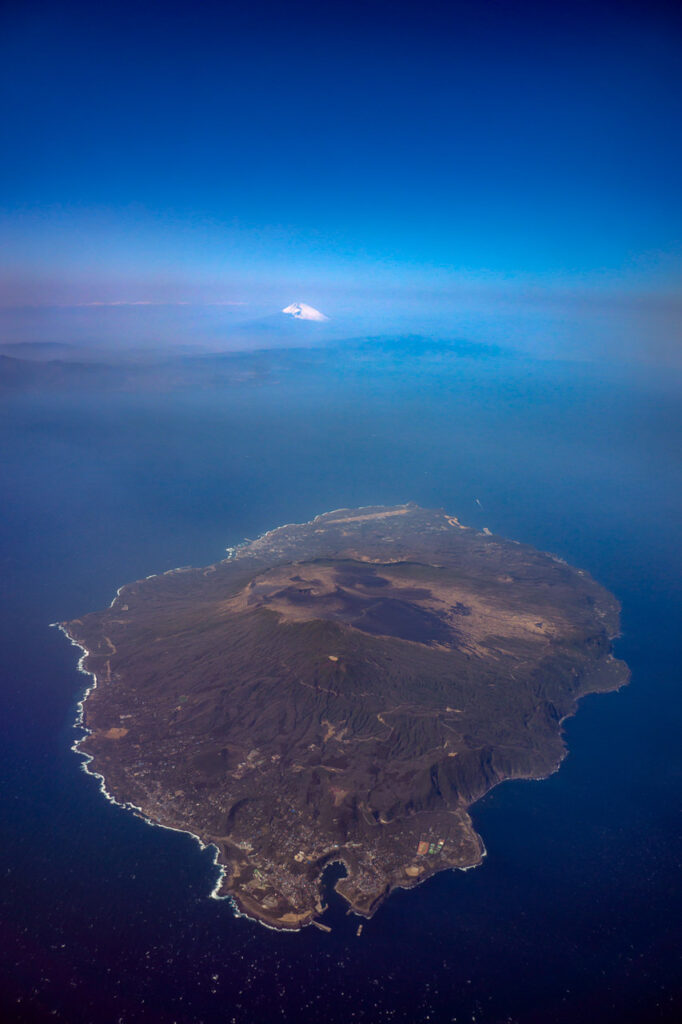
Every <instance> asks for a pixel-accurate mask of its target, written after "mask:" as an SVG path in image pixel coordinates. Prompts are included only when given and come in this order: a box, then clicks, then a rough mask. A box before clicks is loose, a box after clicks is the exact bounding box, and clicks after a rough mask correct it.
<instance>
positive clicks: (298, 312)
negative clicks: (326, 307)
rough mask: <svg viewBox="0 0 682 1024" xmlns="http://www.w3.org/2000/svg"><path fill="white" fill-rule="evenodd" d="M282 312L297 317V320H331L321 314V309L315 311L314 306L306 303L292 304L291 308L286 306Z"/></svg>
mask: <svg viewBox="0 0 682 1024" xmlns="http://www.w3.org/2000/svg"><path fill="white" fill-rule="evenodd" d="M282 312H283V313H288V314H289V316H293V317H295V318H296V320H328V319H329V317H328V316H325V315H324V313H320V311H319V309H314V308H313V306H308V305H307V304H306V303H305V302H292V303H291V305H290V306H285V307H284V309H283V310H282Z"/></svg>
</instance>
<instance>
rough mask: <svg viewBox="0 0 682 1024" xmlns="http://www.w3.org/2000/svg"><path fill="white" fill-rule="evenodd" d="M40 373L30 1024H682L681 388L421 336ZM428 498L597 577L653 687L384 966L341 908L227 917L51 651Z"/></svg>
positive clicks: (26, 491) (27, 516) (501, 790)
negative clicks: (90, 617) (293, 531)
mask: <svg viewBox="0 0 682 1024" xmlns="http://www.w3.org/2000/svg"><path fill="white" fill-rule="evenodd" d="M254 358H255V357H254ZM235 367H236V369H235ZM24 369H25V368H23V369H22V368H21V367H20V370H21V373H19V377H18V378H17V377H16V372H18V371H17V368H16V366H15V367H14V368H13V370H12V374H13V376H12V382H11V385H8V386H7V387H6V388H5V389H4V391H3V393H2V399H1V405H0V430H1V448H0V451H1V456H0V489H1V493H2V511H1V521H2V535H1V540H0V559H1V562H0V564H1V571H2V581H3V586H2V595H1V597H2V614H1V615H0V629H1V630H2V651H3V664H2V669H1V676H0V686H1V689H0V701H1V706H0V728H1V729H2V748H1V754H0V756H1V758H2V764H1V766H0V773H1V777H2V780H3V785H2V792H1V795H0V816H1V819H0V820H1V823H2V836H3V840H2V844H1V845H0V871H1V877H2V891H1V897H0V899H1V907H0V943H1V944H2V949H3V951H4V952H3V958H2V964H1V966H0V1013H1V1016H2V1019H3V1020H7V1021H27V1022H28V1021H43V1020H45V1021H47V1020H58V1021H59V1020H61V1021H66V1022H69V1024H79V1022H93V1021H97V1022H100V1021H106V1022H109V1021H111V1022H114V1021H122V1022H138V1021H140V1022H145V1024H146V1022H157V1021H158V1022H171V1021H178V1022H185V1021H187V1022H190V1021H191V1022H194V1021H196V1022H213V1021H220V1022H225V1024H230V1022H233V1024H250V1022H259V1021H264V1022H275V1021H286V1022H300V1021H325V1022H326V1024H337V1022H338V1024H340V1022H343V1024H348V1022H350V1021H359V1022H360V1021H364V1022H372V1024H374V1022H382V1021H395V1022H422V1021H424V1022H425V1021H431V1022H458V1024H460V1022H470V1021H476V1022H478V1024H502V1022H519V1024H530V1022H532V1024H551V1022H561V1024H569V1022H570V1024H574V1022H575V1021H578V1020H594V1021H600V1022H619V1024H624V1022H657V1021H666V1022H667V1021H678V1020H680V1019H682V985H681V983H680V980H679V979H680V976H681V975H680V962H679V950H680V940H681V939H682V934H681V933H682V929H681V926H680V921H681V920H682V898H681V895H680V886H679V865H680V853H681V850H680V815H679V789H680V780H681V779H682V745H681V744H680V735H681V734H682V694H681V691H680V664H681V661H682V659H681V657H680V656H681V654H682V651H681V647H682V644H681V640H680V636H681V632H682V630H681V629H680V624H681V622H682V595H681V593H680V579H681V578H682V572H681V570H682V555H681V551H682V545H681V544H680V506H681V499H682V473H681V465H682V460H681V459H680V454H681V452H682V446H681V443H680V442H681V440H682V403H680V392H681V388H680V384H681V382H682V380H681V375H680V372H679V371H676V370H669V371H666V372H665V373H663V372H659V371H657V370H656V369H654V368H651V367H648V368H641V367H640V368H637V367H633V366H621V365H618V364H615V363H610V364H605V363H601V364H598V363H592V364H590V363H580V362H562V361H560V360H551V361H542V360H539V359H532V358H530V357H527V356H523V355H508V354H505V353H503V352H501V351H498V350H495V349H487V348H485V347H480V348H478V347H475V346H470V345H459V346H458V345H452V346H442V345H440V344H427V343H425V342H423V341H421V340H420V339H411V340H409V341H402V342H396V343H390V342H376V343H372V344H367V345H364V346H363V345H359V346H356V347H355V348H353V349H352V350H348V351H346V350H345V349H344V348H343V346H340V347H338V346H337V347H334V348H332V349H330V350H329V351H327V352H325V353H319V352H312V353H311V352H308V353H305V352H291V353H286V352H280V353H278V354H277V356H276V358H275V357H274V356H272V357H270V356H268V355H262V356H259V357H257V358H255V361H252V362H250V363H244V364H243V365H242V364H239V363H235V364H232V363H229V365H228V366H227V369H226V364H225V363H224V362H223V361H220V360H218V361H217V362H215V363H214V362H211V361H210V360H208V361H207V362H204V363H203V364H201V366H200V367H199V369H197V364H196V363H195V362H191V361H188V362H187V363H183V364H179V368H178V366H176V367H175V369H174V370H173V373H172V374H171V377H169V375H168V372H167V371H165V375H162V376H161V378H159V380H158V381H157V382H156V386H154V379H153V376H154V375H153V373H149V374H148V375H147V377H146V378H145V379H144V381H142V382H137V383H135V381H131V380H130V379H129V378H125V379H122V378H120V377H119V378H116V380H115V382H114V385H115V386H112V385H111V382H107V381H105V380H103V379H101V377H99V376H96V377H94V378H92V379H91V381H90V385H89V386H86V385H85V383H84V380H83V378H82V377H78V378H77V379H74V378H72V377H70V376H69V373H70V372H71V371H69V373H66V374H63V373H62V371H61V370H60V371H59V372H56V371H55V373H53V374H52V375H51V376H50V375H49V374H48V377H47V378H45V377H44V376H41V377H40V379H37V378H36V379H33V378H30V380H29V385H30V386H28V385H27V384H26V379H25V378H24V377H22V376H21V374H22V373H23V372H24ZM15 371H16V372H15ZM183 375H184V376H183ZM29 377H30V373H29ZM171 378H172V381H171ZM17 380H18V381H19V383H18V384H17ZM169 381H170V383H169ZM179 383H180V385H182V386H179ZM406 501H415V502H417V503H418V504H420V505H422V506H424V507H444V508H445V509H446V510H447V511H448V512H450V513H452V514H454V515H457V516H459V518H460V519H461V520H462V522H464V523H466V524H469V525H473V526H476V527H478V528H482V527H484V526H487V527H488V528H489V529H491V530H492V531H493V532H497V533H500V534H502V535H504V536H506V537H509V538H513V539H517V540H520V541H524V542H527V543H530V544H532V545H534V546H536V547H538V548H541V549H545V550H548V551H551V552H553V553H555V554H557V555H560V556H561V557H563V558H565V559H566V560H567V561H568V562H570V563H571V564H573V565H575V566H578V567H582V568H584V569H586V570H588V571H589V572H590V573H591V574H592V575H593V576H594V577H595V578H596V579H597V580H598V581H599V582H601V583H602V584H604V585H605V586H606V587H607V588H608V589H609V590H611V591H612V592H613V593H614V594H616V596H617V597H618V598H619V600H620V601H621V603H622V607H623V611H622V627H623V635H622V637H621V638H620V639H619V640H618V641H617V645H616V651H617V654H618V656H619V657H621V658H624V659H625V660H626V661H627V662H628V664H629V665H630V667H631V669H632V682H631V684H630V686H629V687H628V688H626V689H624V690H622V691H620V692H619V693H615V694H609V695H598V696H593V697H589V698H587V699H586V700H584V701H583V702H582V704H581V706H580V709H579V712H578V715H577V716H576V717H575V718H573V719H571V720H570V721H568V722H567V723H566V727H565V736H566V742H567V745H568V748H569V756H568V757H567V759H566V760H565V762H564V763H563V765H562V767H561V769H560V771H559V772H558V773H557V774H555V775H554V776H552V777H551V778H550V779H548V780H546V781H543V782H516V783H506V784H504V785H502V786H500V787H498V788H497V789H496V790H494V791H493V792H492V793H491V794H489V795H488V796H487V797H486V798H485V799H484V800H482V801H481V802H480V803H479V804H478V805H476V806H475V807H474V809H473V817H474V822H475V824H476V826H477V828H478V829H479V831H480V832H481V835H482V836H483V839H484V842H485V844H486V847H487V851H488V855H487V857H486V859H485V861H484V864H483V866H482V867H481V868H479V869H477V870H475V871H469V872H466V873H462V872H451V873H446V874H442V875H440V876H438V877H436V878H434V879H432V880H431V881H429V882H428V883H426V884H425V885H423V886H421V887H420V888H418V889H416V890H413V891H411V892H398V893H396V894H394V895H393V896H392V897H391V898H390V900H389V901H388V902H387V903H386V904H385V905H384V906H383V907H382V908H381V909H380V911H379V912H378V913H377V914H376V916H375V917H374V918H373V919H372V921H370V922H368V923H366V924H365V928H364V931H363V934H362V936H361V937H360V938H358V937H357V936H356V934H355V931H356V927H357V919H355V918H353V917H348V916H346V915H345V905H344V904H343V903H342V901H341V900H340V899H339V898H338V897H335V896H334V895H333V894H332V895H331V896H330V907H329V911H328V915H327V917H326V918H325V920H326V921H327V922H328V923H329V924H330V925H331V927H332V929H333V930H332V933H331V934H323V933H321V932H319V931H317V930H315V929H312V928H309V929H307V930H306V931H304V932H302V933H299V934H293V935H289V934H279V933H274V932H271V931H267V930H266V929H264V928H262V927H261V926H259V925H257V924H255V923H253V922H251V921H248V920H244V919H238V918H236V917H234V916H233V913H232V911H231V908H230V906H229V905H228V903H227V902H216V901H212V900H209V899H208V898H207V897H208V893H209V892H210V890H211V887H212V885H213V883H214V881H215V877H216V869H215V868H214V866H213V864H212V858H211V855H210V853H209V852H208V851H206V852H201V851H200V849H199V847H198V846H197V844H196V843H195V842H194V841H193V840H191V839H190V838H189V837H186V836H183V835H181V834H175V833H171V832H168V831H163V830H160V829H155V828H150V827H149V826H148V825H146V824H144V823H143V822H142V821H140V820H139V819H138V818H136V817H134V816H133V815H132V814H130V813H128V812H126V811H124V810H122V809H121V808H118V807H116V806H114V805H112V804H110V803H108V802H107V801H106V800H105V799H104V798H103V797H102V795H101V794H100V792H99V789H98V785H97V780H96V779H94V778H92V777H89V776H87V775H86V774H84V773H83V772H82V771H81V770H80V760H79V758H78V757H77V756H76V755H75V754H74V753H72V752H71V750H70V747H71V744H72V742H73V740H74V738H75V736H76V733H75V732H74V729H73V722H74V719H75V716H76V704H77V701H78V700H79V699H80V697H81V696H82V694H83V690H84V688H85V686H86V685H87V679H86V677H85V676H83V675H80V674H79V673H78V672H77V670H76V663H77V657H78V652H77V651H76V650H75V649H74V648H72V647H70V646H69V645H68V643H67V642H66V640H65V638H64V637H63V636H62V635H61V634H60V633H59V632H58V631H57V630H54V629H50V628H49V624H50V623H51V622H54V621H56V620H67V619H70V618H73V617H75V616H78V615H80V614H82V613H84V612H87V611H92V610H95V609H99V608H102V607H104V606H106V605H108V604H109V602H110V601H111V599H112V597H113V596H114V593H115V591H116V589H117V587H118V586H120V585H121V584H122V583H125V582H129V581H132V580H135V579H137V578H140V577H143V576H147V575H149V574H152V573H157V572H161V571H164V570H165V569H168V568H171V567H174V566H178V565H188V564H192V565H202V564H208V563H210V562H214V561H216V560H218V559H219V558H221V557H222V556H223V554H224V551H225V548H226V547H227V546H229V545H233V544H236V543H239V542H240V541H241V540H243V539H244V538H245V537H249V538H254V537H256V536H257V535H259V534H261V533H262V532H264V531H266V530H268V529H271V528H273V527H275V526H278V525H280V524H282V523H290V522H296V521H306V520H309V519H311V518H312V517H313V516H314V515H316V514H317V513H320V512H324V511H327V510H329V509H334V508H340V507H345V506H357V505H368V504H392V503H398V502H406ZM332 881H333V879H332V878H331V877H330V879H329V883H330V886H331V882H332Z"/></svg>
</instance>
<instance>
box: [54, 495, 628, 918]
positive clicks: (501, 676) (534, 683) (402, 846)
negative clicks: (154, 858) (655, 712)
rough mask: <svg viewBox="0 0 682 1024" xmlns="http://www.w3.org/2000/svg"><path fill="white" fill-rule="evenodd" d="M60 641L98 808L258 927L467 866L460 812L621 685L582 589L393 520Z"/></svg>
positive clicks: (592, 591)
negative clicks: (134, 829) (137, 819)
mask: <svg viewBox="0 0 682 1024" xmlns="http://www.w3.org/2000/svg"><path fill="white" fill-rule="evenodd" d="M229 555H230V557H229V558H228V559H226V560H225V561H222V562H219V563H217V564H216V565H211V566H209V567H208V568H201V569H195V568H184V569H173V570H171V571H169V572H167V573H165V574H163V575H159V576H153V577H150V578H149V579H145V580H141V581H139V582H136V583H131V584H128V585H126V586H123V587H121V589H120V590H119V591H118V594H117V596H116V597H115V599H114V601H113V602H112V604H111V607H109V608H107V609H106V610H105V611H101V612H95V613H92V614H88V615H84V616H83V617H82V618H79V619H74V620H73V621H71V622H65V623H62V624H61V628H62V629H63V630H64V632H65V633H66V634H67V635H68V636H69V637H70V638H71V639H72V640H73V641H74V643H76V644H77V645H79V646H80V647H81V648H82V649H83V651H84V655H83V658H82V662H81V664H82V667H83V669H84V670H85V671H87V672H88V673H90V674H91V675H92V676H93V679H94V685H93V686H92V687H91V689H90V690H89V691H88V692H87V694H86V696H85V698H84V701H83V705H82V725H83V728H84V732H85V735H84V737H83V738H82V739H80V740H79V741H78V742H77V743H76V745H75V746H76V749H77V750H78V751H79V752H80V753H82V754H84V755H86V757H87V759H88V762H87V769H88V771H91V772H93V773H96V774H98V775H100V776H101V777H102V779H103V785H104V786H105V787H106V792H107V793H108V794H109V795H110V796H111V797H112V798H113V799H115V800H116V801H117V802H118V803H120V804H123V805H125V806H128V807H130V808H133V809H136V810H137V811H138V813H141V814H142V815H143V816H144V817H145V818H147V819H148V820H150V821H151V822H154V823H157V824H160V825H163V826H166V827H169V828H174V829H180V830H183V831H187V832H190V833H192V834H194V835H195V836H197V837H198V838H199V839H200V840H201V842H202V843H204V844H213V845H214V846H215V849H216V851H217V853H216V861H217V863H218V864H219V865H220V867H221V877H220V879H219V882H218V883H217V885H216V890H215V893H214V894H215V895H217V896H226V897H230V898H232V900H233V901H234V902H235V904H236V905H237V907H238V908H239V910H240V911H241V912H242V913H245V914H247V915H249V916H250V917H253V918H256V919H257V920H259V921H261V922H263V923H265V924H268V925H270V926H272V927H276V928H282V929H299V928H301V927H303V926H304V925H307V924H309V923H311V922H312V921H314V920H315V919H316V918H317V916H318V915H319V914H320V913H321V912H322V910H323V909H324V908H323V904H322V897H321V891H320V882H321V876H322V873H323V871H324V869H325V867H326V866H327V865H328V864H330V863H332V862H335V861H340V862H342V863H343V864H344V866H345V869H346V876H345V877H344V878H342V879H341V880H340V881H339V882H338V883H337V886H336V888H337V891H338V892H339V893H340V894H341V895H342V896H343V897H344V898H345V899H346V900H347V901H348V903H349V905H350V908H351V909H352V910H353V911H354V912H355V913H356V914H359V915H363V916H364V917H371V915H372V914H373V913H374V911H375V910H376V909H377V907H378V906H379V905H380V903H381V902H382V900H383V899H384V898H385V897H386V896H387V895H388V894H389V893H390V892H391V890H392V889H395V888H396V887H402V888H410V887H412V886H416V885H418V884H419V883H420V882H422V881H423V880H424V879H426V878H428V877H429V876H431V875H433V874H435V873H436V872H438V871H443V870H445V869H448V868H466V867H472V866H475V865H476V864H478V863H479V862H480V860H481V857H482V855H483V852H484V849H483V843H482V841H481V839H480V837H479V836H478V835H477V833H476V832H475V830H474V828H473V827H472V823H471V819H470V817H469V813H468V809H469V808H470V806H471V805H472V803H474V802H475V801H476V800H478V799H479V798H480V797H481V796H483V794H484V793H486V792H487V791H488V790H489V789H491V787H493V786H495V785H496V784H497V783H499V782H502V781H504V780H505V779H520V778H525V779H527V778H542V777H545V776H547V775H549V774H550V773H551V772H553V771H555V770H556V768H557V766H558V765H559V763H560V761H561V759H562V758H563V756H564V753H565V747H564V744H563V740H562V735H561V723H562V720H563V719H564V718H565V717H566V716H568V715H571V714H573V713H574V711H575V710H576V705H577V701H578V700H579V699H580V697H582V696H583V695H584V694H586V693H592V692H595V691H607V690H614V689H617V688H618V687H620V686H622V685H623V684H624V683H626V682H627V680H628V670H627V667H626V666H625V664H624V663H623V662H621V661H618V660H616V659H615V658H614V657H613V655H612V653H611V641H612V639H613V638H614V636H616V635H617V634H618V631H619V606H618V603H617V601H616V599H615V598H614V597H613V596H612V595H611V594H609V593H608V592H607V591H606V590H604V589H603V587H601V586H599V585H598V584H597V583H596V582H595V581H594V580H593V579H591V577H590V576H589V575H587V574H586V573H585V572H583V571H580V570H576V569H573V568H571V567H570V566H568V565H566V564H565V563H564V562H563V561H561V560H560V559H558V558H556V557H553V556H551V555H548V554H544V553H541V552H539V551H536V550H535V549H533V548H531V547H528V546H526V545H522V544H518V543H516V542H513V541H509V540H504V539H502V538H500V537H498V536H495V535H492V534H490V533H489V532H488V531H485V532H483V533H480V532H478V531H476V530H474V529H469V528H466V527H464V526H463V525H462V524H461V523H460V522H459V521H458V520H457V519H456V518H454V517H453V516H450V515H447V514H446V513H444V512H443V511H426V510H424V509H421V508H419V507H417V506H416V505H411V504H410V505H400V506H396V507H370V508H362V509H354V510H352V509H345V510H341V511H335V512H328V513H326V514H325V515H321V516H318V517H317V518H316V519H314V520H313V521H312V522H310V523H305V524H300V525H290V526H282V527H280V528H278V529H275V530H273V531H271V532H270V533H267V534H265V535H264V536H263V537H261V538H259V539H258V540H255V541H253V542H248V543H245V544H243V545H241V546H240V547H238V548H236V549H232V550H231V551H230V552H229Z"/></svg>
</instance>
